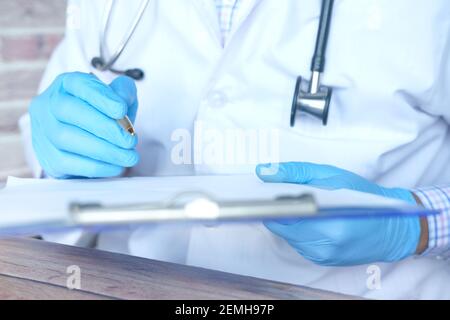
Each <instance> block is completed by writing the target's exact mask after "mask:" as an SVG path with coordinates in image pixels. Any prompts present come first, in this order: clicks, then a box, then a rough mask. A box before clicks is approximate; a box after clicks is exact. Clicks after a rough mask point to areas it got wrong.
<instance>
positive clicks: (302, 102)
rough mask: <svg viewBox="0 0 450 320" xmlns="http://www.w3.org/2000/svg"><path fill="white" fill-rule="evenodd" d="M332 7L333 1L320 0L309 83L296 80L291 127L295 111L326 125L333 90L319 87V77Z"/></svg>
mask: <svg viewBox="0 0 450 320" xmlns="http://www.w3.org/2000/svg"><path fill="white" fill-rule="evenodd" d="M333 5H334V0H322V10H321V13H320V21H319V30H318V32H317V40H316V48H315V50H314V56H313V59H312V62H311V81H310V82H309V83H308V82H307V81H305V80H303V79H302V77H298V78H297V83H296V85H295V93H294V99H293V102H292V109H291V127H293V126H294V125H295V120H296V119H295V118H296V115H297V111H299V112H301V113H302V114H306V115H311V116H313V117H314V118H318V119H319V120H322V123H323V125H324V126H326V125H327V123H328V110H329V109H330V102H331V96H332V94H333V90H332V89H331V87H328V86H324V85H321V84H320V77H321V75H322V73H323V72H324V69H325V52H326V48H327V44H328V35H329V33H330V24H331V16H332V12H333Z"/></svg>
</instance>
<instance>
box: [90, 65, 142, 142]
mask: <svg viewBox="0 0 450 320" xmlns="http://www.w3.org/2000/svg"><path fill="white" fill-rule="evenodd" d="M89 74H90V75H93V76H94V77H97V76H96V75H95V74H94V73H93V72H89ZM116 121H117V123H118V124H119V125H120V126H121V127H122V128H123V129H124V130H125V131H126V132H128V133H129V134H131V135H132V136H134V135H136V131H135V130H134V127H133V123H131V121H130V118H128V116H125V117H124V118H122V119H119V120H116Z"/></svg>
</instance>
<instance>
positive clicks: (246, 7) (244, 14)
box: [211, 0, 262, 45]
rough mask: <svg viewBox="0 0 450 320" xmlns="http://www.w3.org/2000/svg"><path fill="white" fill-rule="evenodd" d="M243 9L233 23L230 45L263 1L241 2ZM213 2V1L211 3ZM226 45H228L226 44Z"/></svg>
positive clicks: (249, 0)
mask: <svg viewBox="0 0 450 320" xmlns="http://www.w3.org/2000/svg"><path fill="white" fill-rule="evenodd" d="M240 1H241V8H239V10H238V12H237V15H238V16H237V19H236V17H235V20H234V21H233V28H232V30H231V33H230V36H229V38H228V43H229V42H230V41H231V40H232V39H233V36H234V34H235V33H236V32H237V31H238V30H239V28H240V27H241V25H242V24H243V23H244V22H245V20H247V18H248V16H249V15H250V14H251V13H252V12H253V10H255V9H256V7H257V6H258V4H259V3H260V2H261V1H262V0H240ZM211 2H212V1H211ZM225 45H226V44H225Z"/></svg>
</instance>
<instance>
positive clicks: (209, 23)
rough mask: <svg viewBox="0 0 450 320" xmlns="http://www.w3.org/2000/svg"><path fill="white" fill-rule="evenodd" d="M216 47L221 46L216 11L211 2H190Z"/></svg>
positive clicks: (194, 0) (203, 0) (196, 0)
mask: <svg viewBox="0 0 450 320" xmlns="http://www.w3.org/2000/svg"><path fill="white" fill-rule="evenodd" d="M191 1H192V3H193V5H194V6H195V8H196V9H197V11H198V12H199V14H200V16H201V17H202V21H203V23H205V25H206V27H207V30H208V32H209V33H210V34H211V36H212V37H213V38H214V41H215V42H216V43H217V45H218V46H222V40H221V38H222V35H221V33H220V26H219V19H218V16H217V9H216V6H215V4H214V1H212V0H191Z"/></svg>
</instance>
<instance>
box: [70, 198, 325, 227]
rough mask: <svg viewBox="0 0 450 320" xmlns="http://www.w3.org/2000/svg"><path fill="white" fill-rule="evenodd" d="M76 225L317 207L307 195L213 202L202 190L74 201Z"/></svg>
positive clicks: (243, 216)
mask: <svg viewBox="0 0 450 320" xmlns="http://www.w3.org/2000/svg"><path fill="white" fill-rule="evenodd" d="M69 211H70V215H71V218H72V222H73V223H74V224H77V225H86V226H92V225H120V224H144V223H154V222H219V221H244V220H247V221H248V220H250V221H251V220H255V221H258V220H266V219H289V218H298V217H311V216H314V215H316V214H318V206H317V203H316V201H315V199H314V197H313V196H312V195H311V194H302V195H299V196H286V197H279V198H276V199H270V200H238V201H216V200H214V198H213V197H211V196H209V195H208V194H206V193H204V192H184V193H180V194H177V195H176V196H175V197H173V198H172V199H170V200H169V201H165V202H164V201H163V202H154V203H150V202H149V203H142V204H128V205H109V206H104V205H102V204H101V203H78V202H74V203H71V204H70V207H69Z"/></svg>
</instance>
